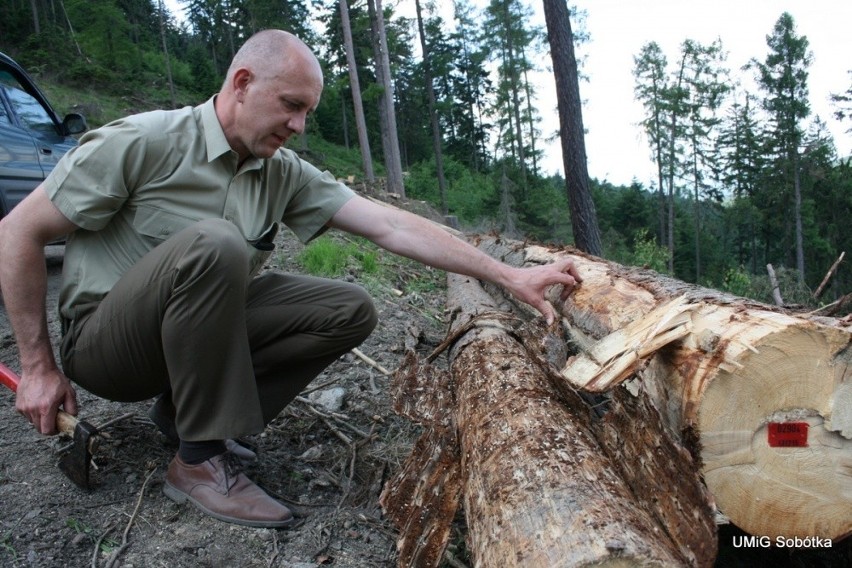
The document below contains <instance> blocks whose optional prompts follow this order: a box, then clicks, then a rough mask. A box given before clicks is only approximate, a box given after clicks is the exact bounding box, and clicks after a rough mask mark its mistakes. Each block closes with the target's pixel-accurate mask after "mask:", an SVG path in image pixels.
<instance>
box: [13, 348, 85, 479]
mask: <svg viewBox="0 0 852 568" xmlns="http://www.w3.org/2000/svg"><path fill="white" fill-rule="evenodd" d="M19 380H20V379H19V378H18V376H17V375H16V374H15V373H14V372H13V371H12V370H11V369H9V367H7V366H6V365H4V364H3V363H0V383H3V384H4V385H6V386H7V387H9V388H10V389H12V391H13V392H17V390H18V382H19ZM56 427H57V428H58V429H59V431H60V432H63V433H65V434H68V435H70V436H72V437H73V438H74V443H73V445H72V446H71V450H70V451H68V452H67V453H65V454H64V455H63V456H62V457H61V458H59V469H61V470H62V472H63V473H65V475H67V476H68V479H70V480H71V481H73V482H74V483H75V484H76V485H78V486H79V487H82V488H83V489H90V488H91V485H90V484H89V464H90V463H91V461H92V452H93V451H94V449H95V446H96V441H97V438H95V434H97V432H98V430H97V428H95V427H94V426H92V425H91V424H89V423H88V422H86V421H83V420H77V419H76V418H74V417H73V416H71V415H70V414H68V413H67V412H65V411H64V410H59V411H57V413H56Z"/></svg>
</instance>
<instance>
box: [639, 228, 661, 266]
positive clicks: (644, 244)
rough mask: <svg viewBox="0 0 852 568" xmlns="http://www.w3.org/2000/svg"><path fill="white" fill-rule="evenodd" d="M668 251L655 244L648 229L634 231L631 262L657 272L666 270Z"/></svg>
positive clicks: (654, 238)
mask: <svg viewBox="0 0 852 568" xmlns="http://www.w3.org/2000/svg"><path fill="white" fill-rule="evenodd" d="M668 262H669V251H668V249H665V248H663V247H661V246H659V245H657V239H656V237H653V236H651V235H650V234H648V229H639V230H638V231H636V234H635V236H634V240H633V264H635V265H636V266H646V267H648V268H650V269H651V270H656V271H657V272H666V268H667V266H668Z"/></svg>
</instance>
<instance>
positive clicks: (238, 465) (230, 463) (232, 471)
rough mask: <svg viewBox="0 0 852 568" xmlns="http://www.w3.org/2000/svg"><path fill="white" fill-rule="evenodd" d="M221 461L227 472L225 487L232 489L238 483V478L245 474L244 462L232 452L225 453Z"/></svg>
mask: <svg viewBox="0 0 852 568" xmlns="http://www.w3.org/2000/svg"><path fill="white" fill-rule="evenodd" d="M220 459H221V460H222V466H223V469H224V471H225V486H226V487H227V488H228V489H230V488H231V487H232V486H233V485H234V483H236V482H237V476H238V475H239V474H240V473H242V472H243V462H242V461H240V458H239V457H238V456H237V455H236V454H233V453H231V452H225V453H224V454H222V457H221V458H220ZM232 480H233V481H232Z"/></svg>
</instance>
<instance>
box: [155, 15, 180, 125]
mask: <svg viewBox="0 0 852 568" xmlns="http://www.w3.org/2000/svg"><path fill="white" fill-rule="evenodd" d="M164 11H165V8H163V0H160V2H159V10H158V12H159V15H160V39H161V40H162V42H163V59H165V61H166V81H168V83H169V96H170V97H171V101H172V108H177V96H175V82H174V79H173V78H172V62H171V59H170V58H169V45H168V43H167V42H166V24H165V18H164V16H163V12H164Z"/></svg>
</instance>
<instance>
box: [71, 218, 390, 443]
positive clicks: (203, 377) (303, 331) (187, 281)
mask: <svg viewBox="0 0 852 568" xmlns="http://www.w3.org/2000/svg"><path fill="white" fill-rule="evenodd" d="M248 263H249V258H248V253H247V248H246V241H245V239H244V238H243V236H242V235H241V234H240V232H239V230H238V229H237V228H236V227H235V226H234V225H233V224H231V223H229V222H227V221H223V220H220V219H213V220H206V221H201V222H199V223H196V224H194V225H192V226H191V227H189V228H187V229H185V230H183V231H181V232H180V233H178V234H176V235H174V236H173V237H171V238H170V239H168V240H167V241H165V242H164V243H162V244H161V245H159V246H158V247H156V248H155V249H153V250H152V251H151V252H149V253H148V254H147V255H145V256H144V257H143V258H142V259H141V260H140V261H139V262H138V263H137V264H136V265H135V266H133V267H132V268H131V269H130V270H128V271H127V273H126V274H124V276H122V278H121V279H120V280H119V281H118V283H117V284H116V285H115V287H114V288H113V289H112V290H111V291H110V292H109V294H107V295H106V296H105V297H104V299H103V300H102V301H101V302H100V303H98V304H97V306H96V307H94V306H92V311H87V313H84V314H81V315H80V316H78V317H76V318H75V320H74V321H73V322H71V323H70V325H69V330H68V332H67V333H66V335H65V337H64V338H63V345H62V361H63V367H64V369H65V373H66V374H67V375H68V376H69V377H70V378H72V379H73V380H74V381H75V382H76V383H78V384H80V385H81V386H82V387H84V388H85V389H87V390H89V391H90V392H92V393H94V394H96V395H98V396H101V397H103V398H107V399H110V400H116V401H138V400H144V399H147V398H151V397H153V396H156V395H158V394H160V393H163V392H165V391H168V390H169V389H171V397H172V401H173V403H174V406H175V408H176V411H177V419H176V426H177V431H178V434H179V435H180V437H181V438H182V439H185V440H190V441H198V440H214V439H224V438H233V437H237V436H241V435H245V434H253V433H257V432H260V431H261V430H262V429H263V428H264V427H265V425H266V424H268V423H269V422H270V421H271V420H272V419H273V418H275V416H276V415H277V414H278V413H279V412H280V411H281V410H282V409H283V408H284V407H285V406H286V405H287V403H289V402H290V401H291V400H293V398H295V397H296V395H298V394H299V392H300V391H301V390H302V389H303V388H304V387H305V385H307V384H308V383H309V382H310V381H311V380H312V379H313V378H314V377H316V376H317V375H318V374H319V373H320V372H321V371H322V370H323V369H325V368H326V367H327V366H328V365H329V364H331V363H332V362H333V361H334V360H335V359H337V358H338V357H339V356H340V355H342V354H343V353H346V352H347V351H348V350H350V349H351V348H353V347H355V346H357V345H358V344H360V343H361V342H362V341H363V340H364V339H365V338H366V337H367V336H368V335H369V334H370V333H371V332H372V330H373V328H374V327H375V325H376V322H377V316H376V311H375V308H374V306H373V303H372V301H371V299H370V297H369V296H368V295H367V293H366V292H365V291H364V290H363V289H362V288H361V287H359V286H357V285H354V284H349V283H346V282H338V281H334V280H327V279H322V278H313V277H309V276H297V275H288V274H277V273H269V274H264V275H262V276H259V277H257V278H254V279H249V278H248V277H247V274H248Z"/></svg>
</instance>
